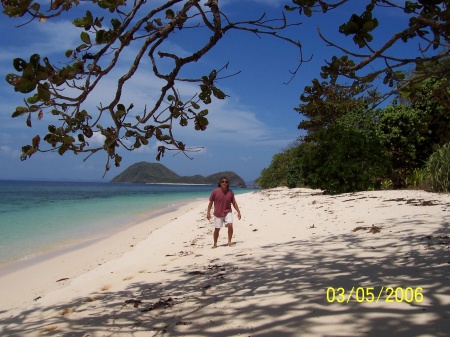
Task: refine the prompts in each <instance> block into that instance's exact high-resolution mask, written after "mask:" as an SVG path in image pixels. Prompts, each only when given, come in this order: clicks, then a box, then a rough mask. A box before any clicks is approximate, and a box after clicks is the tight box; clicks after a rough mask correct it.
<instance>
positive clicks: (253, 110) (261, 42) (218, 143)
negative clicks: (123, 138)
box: [0, 0, 405, 182]
mask: <svg viewBox="0 0 450 337" xmlns="http://www.w3.org/2000/svg"><path fill="white" fill-rule="evenodd" d="M155 2H160V1H155ZM221 3H222V6H224V7H223V10H224V11H227V12H228V13H229V15H230V17H242V16H247V17H250V18H257V17H259V15H260V14H261V13H264V12H266V13H267V15H268V17H279V16H280V13H281V10H282V8H283V7H284V5H285V4H289V2H288V1H275V0H228V1H222V0H221ZM355 4H356V3H355ZM82 7H83V6H82V5H81V6H80V8H79V10H81V11H83V12H84V11H85V9H84V8H82ZM249 13H251V14H250V15H249ZM351 13H352V11H351V10H350V8H347V9H343V10H340V11H339V12H337V13H336V14H333V15H329V16H328V15H326V16H321V15H319V16H313V18H311V19H308V18H305V17H303V16H302V17H300V16H299V15H298V13H297V12H292V13H288V19H289V20H290V21H292V22H293V21H297V22H303V24H302V25H300V26H297V27H295V28H292V29H290V30H289V31H288V32H287V33H288V35H289V36H290V37H291V38H294V39H296V40H299V41H300V42H301V43H302V44H303V55H304V57H305V58H309V57H310V56H313V59H312V61H311V62H309V63H305V64H303V65H302V67H301V68H300V70H299V72H298V74H297V76H296V77H295V78H294V79H293V80H292V81H291V82H290V84H288V85H286V84H284V83H285V82H286V81H288V80H289V79H290V73H289V71H290V70H293V69H295V68H296V66H297V64H298V59H299V53H298V50H297V49H295V48H294V47H293V46H290V45H288V44H286V43H283V42H281V41H278V40H275V39H273V38H270V37H264V38H262V39H259V38H257V37H256V36H254V35H252V34H249V33H243V32H235V33H231V34H229V35H228V36H225V37H224V38H223V40H222V41H220V42H219V44H218V45H217V46H216V49H214V50H213V51H212V52H211V53H210V54H209V55H208V56H207V57H205V58H204V59H202V60H200V61H199V62H198V65H196V66H198V69H199V70H200V71H203V73H202V72H200V73H201V74H208V73H209V72H210V71H211V70H212V69H219V68H221V67H222V66H223V65H225V64H226V63H227V62H229V68H228V72H229V74H231V73H235V72H238V71H240V72H241V73H240V74H239V75H237V76H234V77H232V78H228V79H225V80H223V81H221V82H219V84H218V86H219V87H220V88H221V89H222V90H223V91H224V92H225V93H226V94H228V95H229V96H230V97H229V98H227V99H226V100H223V101H218V100H216V101H214V102H213V103H212V104H211V105H209V106H208V107H207V108H208V109H209V111H210V114H209V116H208V117H209V126H208V128H207V130H206V131H204V132H199V131H195V130H194V129H193V127H192V126H190V127H186V128H182V129H181V128H180V130H178V131H177V132H178V133H177V135H178V139H180V140H182V141H184V143H185V144H187V145H188V146H193V147H195V146H198V147H202V148H201V150H200V151H199V152H196V153H190V156H191V157H192V158H193V159H192V160H191V159H188V158H186V157H185V156H184V155H183V154H177V155H174V154H175V153H174V152H167V154H166V155H165V156H164V158H163V159H162V160H161V162H160V163H161V164H163V165H165V166H166V167H168V168H169V169H171V170H173V171H174V172H176V173H178V174H180V175H194V174H201V175H209V174H213V173H215V172H219V171H225V170H231V171H234V172H236V173H237V174H239V175H240V176H241V177H243V178H244V180H245V181H247V182H252V181H253V180H254V179H255V178H257V177H258V176H259V175H260V172H261V170H262V169H264V168H265V167H267V166H268V165H269V164H270V162H271V159H272V156H273V155H274V154H276V153H279V152H281V150H282V149H284V148H286V147H287V146H288V145H289V144H290V143H292V142H293V141H294V140H295V139H296V138H297V137H298V136H300V135H301V134H300V131H299V130H298V129H297V125H298V123H299V122H300V121H301V116H300V115H299V114H298V113H297V112H296V111H294V108H295V107H297V106H298V105H299V103H300V100H299V97H300V95H301V93H302V91H303V88H304V86H305V85H309V84H310V83H311V80H312V79H313V78H315V77H319V73H320V66H322V65H323V61H324V60H325V59H329V57H330V55H333V54H334V53H335V52H336V51H335V50H334V49H332V48H330V47H327V46H325V44H324V42H323V41H321V40H320V39H319V37H318V35H317V27H318V26H320V28H321V31H322V32H323V33H324V34H325V35H326V36H327V37H329V38H331V39H334V41H338V42H340V43H341V44H346V45H347V46H351V45H352V44H351V43H349V41H348V40H349V39H348V38H347V41H346V40H345V39H344V37H343V36H342V35H339V34H338V33H337V30H338V26H339V24H341V23H342V22H343V21H344V19H348V18H349V17H350V15H351ZM74 17H75V16H74V15H73V14H70V12H69V13H66V14H64V15H63V16H61V17H60V18H57V19H54V20H53V19H52V20H48V21H47V22H45V23H39V22H31V23H29V24H27V25H25V26H23V27H19V28H18V27H16V26H18V25H20V24H21V23H24V22H25V20H24V19H18V20H12V19H8V18H7V17H6V16H3V17H2V19H1V20H0V31H1V32H2V34H0V50H1V53H0V179H19V180H71V181H73V180H75V181H105V182H107V181H109V180H111V179H112V178H113V177H114V176H115V175H117V174H119V173H120V172H122V171H123V170H124V169H126V168H127V167H128V166H129V165H131V164H133V163H136V162H140V161H147V162H156V161H155V156H156V148H157V146H158V144H157V142H156V141H155V140H151V141H150V144H149V146H147V147H145V148H142V147H141V148H140V149H138V150H135V151H133V152H121V155H122V156H123V161H122V164H121V166H120V167H119V168H116V167H114V166H112V168H111V170H110V171H109V172H108V173H107V174H106V176H105V178H102V176H103V173H104V166H105V163H106V155H105V154H97V155H94V156H92V157H91V158H89V159H88V160H87V161H84V158H85V155H82V154H81V155H78V156H75V155H73V154H71V153H66V154H65V155H64V156H59V155H58V154H55V153H37V154H35V155H34V156H33V157H31V158H30V159H28V160H26V161H23V162H22V161H21V160H20V153H21V146H22V145H25V144H29V143H30V141H31V138H32V137H33V136H34V135H36V134H39V133H40V134H41V135H44V134H45V133H44V131H45V130H46V128H47V125H48V123H49V121H50V120H51V116H47V115H46V116H44V118H43V119H42V120H41V121H38V120H37V119H34V120H33V127H32V128H28V127H27V126H26V125H25V118H16V119H13V118H11V114H12V112H13V111H14V110H15V107H16V106H18V105H21V103H22V99H23V97H22V96H21V95H20V94H17V93H15V92H14V90H13V87H11V86H10V85H9V84H7V83H6V81H5V80H4V78H5V76H6V75H7V74H8V73H14V72H15V70H14V68H13V66H12V60H13V59H14V58H16V57H21V58H24V59H26V60H28V59H29V57H30V55H31V54H33V53H38V54H40V55H41V57H44V56H47V57H49V59H50V60H51V61H52V60H56V59H58V58H61V57H62V55H63V54H64V52H65V50H67V49H73V48H74V47H75V46H77V45H78V44H79V43H80V40H79V34H80V30H78V29H72V27H73V26H72V25H71V21H72V20H73V18H74ZM317 19H320V20H317ZM383 19H384V21H382V20H381V18H379V20H380V22H382V23H383V22H384V23H385V24H386V26H385V28H384V29H386V30H387V31H392V29H394V28H393V27H395V23H396V21H397V20H398V19H399V18H398V17H396V16H394V15H391V13H390V12H388V11H386V12H385V13H383ZM196 38H200V37H198V36H196V35H192V36H191V38H190V39H186V38H184V39H176V40H175V41H174V42H172V45H171V46H170V47H171V50H172V51H178V52H180V53H184V52H190V51H192V50H191V49H192V46H194V45H195V43H196V42H197V41H196V40H195V39H196ZM404 52H405V50H402V53H404ZM131 55H132V54H131V53H130V54H128V56H130V57H131ZM124 69H125V68H124V65H119V66H118V71H120V70H122V71H123V70H124ZM158 84H159V83H158V81H156V80H155V79H154V78H153V77H152V76H151V70H150V69H149V68H148V67H147V68H145V65H144V68H143V69H142V70H141V71H140V72H139V73H138V74H137V76H135V78H134V79H133V81H131V82H130V84H129V86H128V87H127V88H126V91H125V93H124V96H123V97H124V98H125V102H128V103H131V102H133V103H134V105H135V106H138V105H140V106H143V105H145V104H148V102H149V101H151V100H152V97H154V95H152V92H155V91H158V90H159V89H158V88H159V87H158ZM110 86H114V82H113V81H108V80H107V81H105V83H103V84H102V85H101V86H100V88H99V89H98V91H97V93H96V95H95V97H91V98H90V99H89V100H88V102H87V104H88V105H90V106H91V107H95V106H98V105H99V104H100V102H101V101H102V98H103V97H108V94H111V92H112V90H111V87H110ZM182 88H183V90H185V92H186V93H188V94H190V93H195V92H198V89H197V87H196V86H195V85H190V84H184V85H183V86H182ZM128 103H127V104H128ZM127 104H125V105H126V106H127ZM39 131H41V132H39Z"/></svg>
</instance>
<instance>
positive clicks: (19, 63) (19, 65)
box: [13, 58, 27, 71]
mask: <svg viewBox="0 0 450 337" xmlns="http://www.w3.org/2000/svg"><path fill="white" fill-rule="evenodd" d="M13 66H14V69H16V70H17V71H23V70H24V69H25V67H26V66H27V62H26V61H25V60H24V59H21V58H16V59H14V60H13Z"/></svg>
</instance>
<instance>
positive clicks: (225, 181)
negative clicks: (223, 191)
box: [217, 177, 229, 188]
mask: <svg viewBox="0 0 450 337" xmlns="http://www.w3.org/2000/svg"><path fill="white" fill-rule="evenodd" d="M217 186H218V187H222V188H228V186H229V182H228V178H227V177H220V179H219V183H218V184H217Z"/></svg>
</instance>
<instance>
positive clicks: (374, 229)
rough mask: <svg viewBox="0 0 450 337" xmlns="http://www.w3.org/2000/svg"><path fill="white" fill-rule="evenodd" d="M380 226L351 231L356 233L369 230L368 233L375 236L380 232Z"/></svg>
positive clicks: (359, 227)
mask: <svg viewBox="0 0 450 337" xmlns="http://www.w3.org/2000/svg"><path fill="white" fill-rule="evenodd" d="M381 228H383V227H381V226H375V225H372V226H371V227H368V226H358V227H355V228H353V229H352V232H357V231H360V230H369V231H368V233H372V234H376V233H380V232H381Z"/></svg>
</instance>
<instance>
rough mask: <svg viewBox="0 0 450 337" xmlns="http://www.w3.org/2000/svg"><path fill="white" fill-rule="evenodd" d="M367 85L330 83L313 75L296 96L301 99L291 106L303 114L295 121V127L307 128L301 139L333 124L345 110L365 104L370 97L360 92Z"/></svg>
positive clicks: (308, 139)
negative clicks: (304, 135)
mask: <svg viewBox="0 0 450 337" xmlns="http://www.w3.org/2000/svg"><path fill="white" fill-rule="evenodd" d="M367 89H368V85H361V86H358V85H355V86H346V85H338V84H334V85H332V84H330V83H328V82H325V81H324V82H322V83H319V81H318V80H317V79H314V80H313V81H312V85H311V86H307V87H306V88H305V90H304V92H303V94H302V95H301V96H300V100H301V101H302V102H303V103H302V104H300V106H299V107H298V108H295V110H296V111H298V112H299V113H300V114H301V115H303V116H304V117H306V118H307V119H304V120H303V121H301V122H300V124H299V125H298V128H299V129H301V130H306V131H307V132H308V135H307V136H306V137H304V140H305V141H307V142H308V141H312V140H313V139H314V134H315V133H316V132H318V131H320V130H322V129H324V128H327V127H329V126H332V125H335V124H336V123H337V121H338V120H339V119H340V118H341V117H343V116H345V115H346V114H348V113H350V112H352V111H356V110H360V109H364V108H365V107H366V106H368V105H369V104H370V102H371V99H370V98H368V97H367V96H364V95H361V94H362V93H364V92H365V91H366V90H367Z"/></svg>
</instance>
